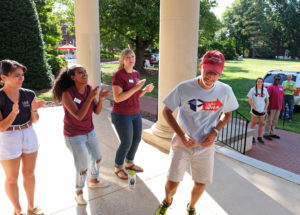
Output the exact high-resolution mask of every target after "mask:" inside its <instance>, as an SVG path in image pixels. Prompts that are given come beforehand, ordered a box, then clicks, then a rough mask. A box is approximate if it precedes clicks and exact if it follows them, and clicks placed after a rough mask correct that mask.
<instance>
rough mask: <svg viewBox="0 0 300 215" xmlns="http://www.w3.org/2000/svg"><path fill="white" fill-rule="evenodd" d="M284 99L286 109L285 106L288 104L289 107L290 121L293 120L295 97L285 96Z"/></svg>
mask: <svg viewBox="0 0 300 215" xmlns="http://www.w3.org/2000/svg"><path fill="white" fill-rule="evenodd" d="M283 98H284V107H285V104H288V106H289V119H290V120H293V105H294V96H293V95H285V96H284V97H283Z"/></svg>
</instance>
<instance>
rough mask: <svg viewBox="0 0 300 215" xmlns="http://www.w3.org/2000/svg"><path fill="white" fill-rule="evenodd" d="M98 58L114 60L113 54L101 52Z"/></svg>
mask: <svg viewBox="0 0 300 215" xmlns="http://www.w3.org/2000/svg"><path fill="white" fill-rule="evenodd" d="M100 57H101V58H114V54H113V53H111V52H106V51H101V52H100Z"/></svg>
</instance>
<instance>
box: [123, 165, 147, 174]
mask: <svg viewBox="0 0 300 215" xmlns="http://www.w3.org/2000/svg"><path fill="white" fill-rule="evenodd" d="M137 168H140V169H137ZM125 169H126V170H133V171H135V172H144V170H143V169H142V168H141V167H139V166H137V165H135V164H132V165H131V166H129V167H125Z"/></svg>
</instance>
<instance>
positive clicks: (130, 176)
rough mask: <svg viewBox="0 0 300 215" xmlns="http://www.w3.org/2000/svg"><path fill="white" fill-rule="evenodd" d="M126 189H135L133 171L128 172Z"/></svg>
mask: <svg viewBox="0 0 300 215" xmlns="http://www.w3.org/2000/svg"><path fill="white" fill-rule="evenodd" d="M127 172H128V187H129V188H130V189H133V188H135V184H136V174H135V171H134V170H128V171H127Z"/></svg>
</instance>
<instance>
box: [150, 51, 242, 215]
mask: <svg viewBox="0 0 300 215" xmlns="http://www.w3.org/2000/svg"><path fill="white" fill-rule="evenodd" d="M224 63H225V58H224V56H223V54H222V53H221V52H219V51H208V52H206V54H205V55H204V56H203V58H202V61H201V63H200V65H199V70H200V72H201V75H200V76H199V77H196V78H194V79H191V80H187V81H183V82H181V83H179V84H178V85H177V86H176V87H175V88H174V89H173V90H172V91H171V92H170V93H169V95H167V97H166V98H165V99H164V100H163V102H164V104H165V107H164V110H163V115H164V117H165V119H166V121H167V122H168V124H169V125H170V126H171V127H172V128H173V129H174V131H175V134H174V136H173V139H172V142H171V144H172V147H171V151H170V155H171V159H172V161H171V165H170V169H169V173H168V176H167V178H168V180H167V183H166V186H165V191H166V197H165V199H164V200H163V202H162V203H161V205H160V206H159V207H158V209H157V210H156V215H164V214H166V211H167V209H168V208H169V206H170V205H171V204H172V201H173V196H174V195H175V193H176V189H177V187H178V185H179V183H180V182H181V181H182V180H183V176H184V173H185V171H186V168H187V167H188V166H189V164H190V167H191V173H192V179H193V181H194V187H193V189H192V191H191V200H190V202H189V203H188V204H187V212H188V214H191V215H192V214H196V210H195V205H196V203H197V201H198V200H199V198H200V197H201V195H202V193H203V191H204V188H205V185H206V184H210V183H212V176H213V163H214V152H215V146H214V140H215V138H216V137H217V135H218V133H219V131H220V130H221V129H222V128H223V127H224V126H225V125H226V123H227V122H228V121H229V119H230V118H231V115H232V111H234V110H236V109H237V108H238V102H237V100H236V97H235V95H234V93H233V91H232V89H231V87H230V86H228V85H227V84H224V83H222V82H220V81H218V79H219V77H220V76H221V75H222V72H223V69H224ZM177 108H179V115H178V117H177V120H176V119H175V118H174V116H173V114H172V113H173V112H174V111H175V110H176V109H177ZM220 115H222V116H221V118H220V117H219V116H220Z"/></svg>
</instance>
